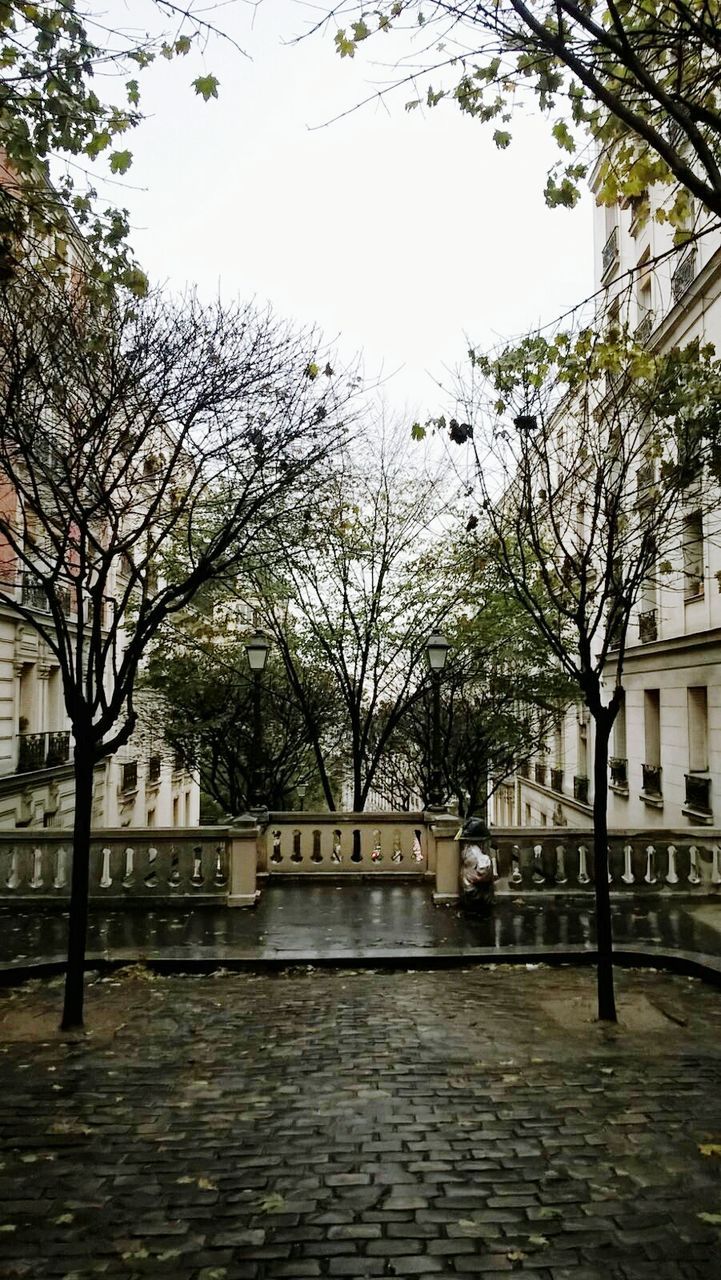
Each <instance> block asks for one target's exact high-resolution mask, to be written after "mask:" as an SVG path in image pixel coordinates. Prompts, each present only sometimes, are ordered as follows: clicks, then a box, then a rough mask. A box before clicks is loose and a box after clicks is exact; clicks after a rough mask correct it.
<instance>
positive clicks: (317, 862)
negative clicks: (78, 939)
mask: <svg viewBox="0 0 721 1280" xmlns="http://www.w3.org/2000/svg"><path fill="white" fill-rule="evenodd" d="M458 825H459V819H458V818H457V817H454V816H452V815H450V814H433V813H426V814H422V813H394V814H388V813H384V814H372V813H362V814H338V813H272V814H270V815H269V821H268V822H267V824H262V825H258V824H257V823H256V822H255V820H254V819H250V818H248V819H246V820H239V822H238V823H237V824H235V825H233V826H227V827H225V826H224V827H198V828H195V829H182V830H178V829H163V830H159V829H144V830H138V829H132V830H131V829H130V828H126V829H123V830H109V831H101V832H96V833H95V834H94V836H93V840H92V846H91V858H90V896H91V899H92V900H93V901H104V902H109V903H115V904H117V905H121V904H122V903H123V902H124V901H127V900H129V899H134V900H137V901H147V902H151V901H157V900H169V899H171V900H177V899H182V900H184V901H186V902H187V903H191V902H193V901H196V902H198V901H202V900H212V901H216V902H218V901H219V902H226V903H227V904H228V905H229V906H252V905H253V904H254V903H255V902H256V900H257V898H258V893H259V890H258V877H259V876H260V878H261V882H262V881H263V880H264V879H265V878H266V877H273V878H275V877H278V876H281V877H282V876H284V875H285V876H287V875H300V876H335V877H339V878H340V877H346V876H358V875H360V876H363V877H365V876H368V877H373V878H379V877H384V876H388V877H396V878H397V877H399V876H407V877H412V878H414V879H415V878H422V879H426V880H427V881H428V882H429V886H430V887H432V889H433V895H434V898H435V900H436V901H439V902H444V901H453V900H454V899H455V898H457V896H458V872H459V861H460V845H459V844H458V842H457V841H456V840H455V835H456V832H457V830H458ZM490 852H491V856H492V859H493V864H494V871H495V874H496V891H497V893H498V894H510V895H518V894H521V893H533V894H534V895H535V894H539V895H542V894H579V893H580V894H588V895H589V896H590V895H592V893H593V876H594V856H593V833H592V831H590V830H589V829H588V828H582V829H578V830H571V829H569V828H568V827H558V828H550V827H542V828H531V827H518V828H509V827H506V828H502V829H501V828H499V829H496V830H494V831H493V835H492V838H491V841H490ZM71 857H72V834H71V832H69V831H61V830H32V829H23V830H17V831H0V903H5V904H7V903H8V902H10V901H22V902H23V903H27V902H28V901H32V902H37V903H47V902H49V901H52V900H60V901H62V900H64V899H65V900H66V899H67V898H68V896H69V893H70V868H71ZM609 868H610V870H609V881H610V887H611V893H612V894H629V893H631V894H633V893H642V894H649V893H651V894H655V893H665V894H669V893H675V894H678V893H693V894H718V893H719V892H720V891H721V833H719V832H716V831H713V830H711V829H710V828H708V827H698V828H692V827H689V828H686V829H684V830H679V831H662V830H655V831H613V832H611V833H610V836H609Z"/></svg>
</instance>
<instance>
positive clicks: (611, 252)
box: [601, 227, 619, 279]
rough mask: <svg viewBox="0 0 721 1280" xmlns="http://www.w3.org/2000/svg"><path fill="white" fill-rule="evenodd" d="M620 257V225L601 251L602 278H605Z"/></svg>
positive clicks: (615, 228) (614, 229)
mask: <svg viewBox="0 0 721 1280" xmlns="http://www.w3.org/2000/svg"><path fill="white" fill-rule="evenodd" d="M618 259H619V251H618V227H614V228H613V231H612V232H611V234H610V236H609V237H608V240H607V241H606V243H605V245H604V246H603V249H602V251H601V279H604V278H605V277H606V276H607V275H608V274H609V273H610V271H611V268H612V267H613V266H615V265H616V264H617V262H618Z"/></svg>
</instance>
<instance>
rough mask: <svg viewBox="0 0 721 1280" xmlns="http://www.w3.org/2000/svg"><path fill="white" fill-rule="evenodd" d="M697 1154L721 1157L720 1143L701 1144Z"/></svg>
mask: <svg viewBox="0 0 721 1280" xmlns="http://www.w3.org/2000/svg"><path fill="white" fill-rule="evenodd" d="M699 1152H700V1153H701V1155H702V1156H721V1142H702V1143H700V1144H699Z"/></svg>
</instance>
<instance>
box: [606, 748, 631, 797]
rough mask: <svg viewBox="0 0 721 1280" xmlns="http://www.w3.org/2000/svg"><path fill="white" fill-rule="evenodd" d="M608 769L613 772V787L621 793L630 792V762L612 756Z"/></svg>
mask: <svg viewBox="0 0 721 1280" xmlns="http://www.w3.org/2000/svg"><path fill="white" fill-rule="evenodd" d="M608 767H609V769H610V770H611V786H612V787H616V788H617V790H619V791H628V760H624V759H623V758H622V757H621V756H612V757H611V759H610V760H609V762H608Z"/></svg>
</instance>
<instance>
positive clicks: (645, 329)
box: [633, 311, 653, 347]
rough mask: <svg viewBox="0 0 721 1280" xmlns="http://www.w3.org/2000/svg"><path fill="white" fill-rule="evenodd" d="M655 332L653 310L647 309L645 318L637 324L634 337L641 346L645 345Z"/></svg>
mask: <svg viewBox="0 0 721 1280" xmlns="http://www.w3.org/2000/svg"><path fill="white" fill-rule="evenodd" d="M652 333H653V311H647V312H646V314H645V316H644V317H643V319H642V320H641V321H640V323H639V324H637V326H636V332H635V333H634V335H633V336H634V338H635V340H636V342H637V343H638V345H639V346H640V347H645V346H646V344H647V343H648V340H649V338H650V337H651V334H652Z"/></svg>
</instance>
